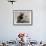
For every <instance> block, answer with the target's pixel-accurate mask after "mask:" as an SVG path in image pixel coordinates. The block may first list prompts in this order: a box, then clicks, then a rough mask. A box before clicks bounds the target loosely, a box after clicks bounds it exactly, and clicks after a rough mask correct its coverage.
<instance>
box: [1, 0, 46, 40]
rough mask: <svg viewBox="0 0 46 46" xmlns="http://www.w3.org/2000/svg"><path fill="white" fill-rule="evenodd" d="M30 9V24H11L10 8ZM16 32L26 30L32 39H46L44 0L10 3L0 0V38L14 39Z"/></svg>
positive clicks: (24, 0) (11, 13)
mask: <svg viewBox="0 0 46 46" xmlns="http://www.w3.org/2000/svg"><path fill="white" fill-rule="evenodd" d="M22 9H23V10H27V9H28V10H32V11H33V25H32V26H15V25H13V11H12V10H22ZM18 32H26V33H29V34H30V35H31V38H32V39H33V40H37V41H40V40H43V41H44V40H46V0H17V1H16V3H14V5H12V4H11V3H10V2H8V1H7V0H0V40H11V39H12V40H15V38H16V37H17V34H18Z"/></svg>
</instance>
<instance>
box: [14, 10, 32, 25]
mask: <svg viewBox="0 0 46 46" xmlns="http://www.w3.org/2000/svg"><path fill="white" fill-rule="evenodd" d="M13 24H14V25H29V24H30V25H32V10H13Z"/></svg>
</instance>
